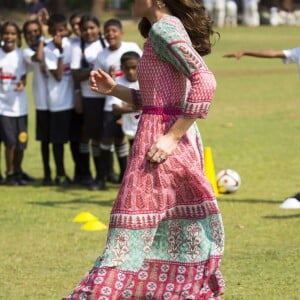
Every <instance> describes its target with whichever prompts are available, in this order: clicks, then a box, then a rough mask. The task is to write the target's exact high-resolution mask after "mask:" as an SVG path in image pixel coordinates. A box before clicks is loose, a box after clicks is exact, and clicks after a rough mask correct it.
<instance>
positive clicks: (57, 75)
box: [51, 35, 64, 81]
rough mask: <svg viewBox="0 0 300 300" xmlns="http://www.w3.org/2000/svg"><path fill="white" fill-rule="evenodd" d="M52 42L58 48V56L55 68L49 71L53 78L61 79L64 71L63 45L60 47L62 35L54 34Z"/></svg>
mask: <svg viewBox="0 0 300 300" xmlns="http://www.w3.org/2000/svg"><path fill="white" fill-rule="evenodd" d="M53 43H54V45H55V46H56V48H57V49H58V50H59V53H60V54H59V57H58V60H57V69H55V70H51V73H52V74H53V76H54V78H55V79H56V80H57V81H61V79H62V76H63V73H64V64H63V53H64V50H63V47H62V37H61V36H60V35H56V36H54V37H53Z"/></svg>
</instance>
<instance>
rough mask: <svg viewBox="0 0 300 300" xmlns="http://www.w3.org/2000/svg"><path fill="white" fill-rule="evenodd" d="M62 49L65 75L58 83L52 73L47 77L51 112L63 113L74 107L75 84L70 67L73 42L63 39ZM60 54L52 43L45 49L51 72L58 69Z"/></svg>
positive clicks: (47, 63) (46, 60) (47, 64)
mask: <svg viewBox="0 0 300 300" xmlns="http://www.w3.org/2000/svg"><path fill="white" fill-rule="evenodd" d="M62 47H63V50H64V51H63V55H64V58H63V64H64V73H63V76H62V79H61V81H57V80H56V79H55V78H54V76H53V75H52V74H51V73H50V72H48V73H49V76H48V77H47V86H48V91H49V110H50V111H63V110H68V109H72V108H73V107H74V82H73V77H72V74H71V67H70V66H71V58H72V43H71V40H70V39H69V38H63V40H62ZM59 54H60V53H59V50H58V49H57V48H56V47H55V45H54V44H53V42H52V41H51V42H50V43H48V44H47V46H46V47H45V48H44V57H45V64H46V66H47V69H48V70H49V71H50V70H56V69H57V65H58V57H59Z"/></svg>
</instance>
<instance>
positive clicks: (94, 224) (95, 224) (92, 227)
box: [81, 220, 107, 231]
mask: <svg viewBox="0 0 300 300" xmlns="http://www.w3.org/2000/svg"><path fill="white" fill-rule="evenodd" d="M81 229H82V230H86V231H100V230H105V229H107V226H106V225H105V224H103V223H102V222H100V221H98V220H94V221H89V222H87V223H85V224H84V225H82V226H81Z"/></svg>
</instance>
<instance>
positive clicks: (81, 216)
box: [73, 211, 97, 223]
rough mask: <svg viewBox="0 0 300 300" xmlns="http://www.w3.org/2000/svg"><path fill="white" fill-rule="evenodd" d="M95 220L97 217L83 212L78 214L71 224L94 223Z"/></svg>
mask: <svg viewBox="0 0 300 300" xmlns="http://www.w3.org/2000/svg"><path fill="white" fill-rule="evenodd" d="M95 220H97V217H95V216H94V215H93V214H91V213H90V212H87V211H83V212H81V213H80V214H78V215H77V216H76V217H75V218H74V219H73V222H76V223H80V222H82V223H85V222H89V221H95Z"/></svg>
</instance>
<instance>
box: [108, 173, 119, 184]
mask: <svg viewBox="0 0 300 300" xmlns="http://www.w3.org/2000/svg"><path fill="white" fill-rule="evenodd" d="M107 181H108V182H111V183H119V175H118V174H116V173H114V172H111V173H109V174H108V175H107Z"/></svg>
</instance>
